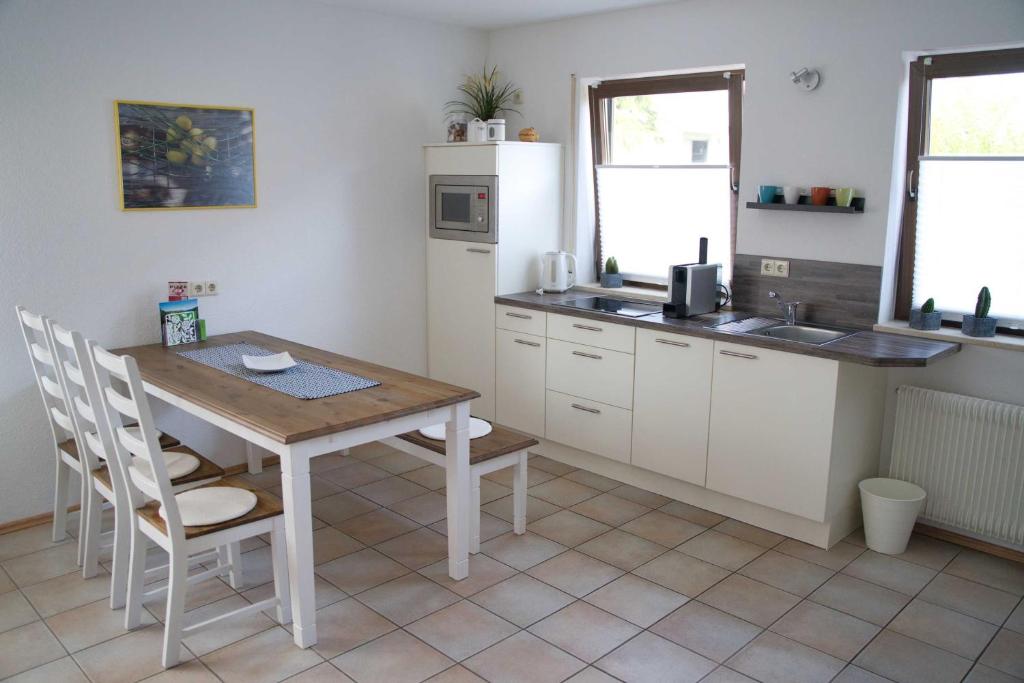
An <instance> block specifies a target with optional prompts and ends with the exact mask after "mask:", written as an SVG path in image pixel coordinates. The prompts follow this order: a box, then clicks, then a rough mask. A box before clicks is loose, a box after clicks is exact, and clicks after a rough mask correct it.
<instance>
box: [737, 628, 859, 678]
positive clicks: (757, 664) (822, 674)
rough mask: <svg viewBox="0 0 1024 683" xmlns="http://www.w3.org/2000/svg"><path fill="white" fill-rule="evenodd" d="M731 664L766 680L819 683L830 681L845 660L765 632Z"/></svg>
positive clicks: (745, 672)
mask: <svg viewBox="0 0 1024 683" xmlns="http://www.w3.org/2000/svg"><path fill="white" fill-rule="evenodd" d="M728 665H729V668H731V669H736V670H737V671H739V672H741V673H744V674H747V675H748V676H751V677H753V678H755V679H757V680H759V681H763V682H764V683H817V681H828V680H831V679H832V677H833V676H835V675H836V674H838V673H839V672H840V671H841V670H842V669H843V667H844V666H846V662H844V661H842V660H839V659H836V658H835V657H832V656H829V655H827V654H825V653H824V652H818V651H817V650H814V649H812V648H809V647H807V646H806V645H801V644H800V643H798V642H796V641H794V640H790V639H788V638H783V637H782V636H780V635H777V634H775V633H772V632H770V631H765V632H764V633H763V634H761V635H760V636H758V637H757V638H755V639H754V641H753V642H751V643H750V644H749V645H747V646H746V647H744V648H743V649H742V650H740V651H739V652H738V653H737V654H735V655H733V657H732V659H730V660H729V661H728Z"/></svg>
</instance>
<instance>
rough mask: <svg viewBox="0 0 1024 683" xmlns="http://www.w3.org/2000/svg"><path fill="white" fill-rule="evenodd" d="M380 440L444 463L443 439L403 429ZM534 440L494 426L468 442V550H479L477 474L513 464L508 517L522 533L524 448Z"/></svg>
mask: <svg viewBox="0 0 1024 683" xmlns="http://www.w3.org/2000/svg"><path fill="white" fill-rule="evenodd" d="M384 443H386V444H387V445H389V446H391V447H392V448H396V449H398V450H400V451H402V452H403V453H408V454H409V455H414V456H416V457H418V458H422V459H423V460H426V461H427V462H429V463H431V464H433V465H437V466H438V467H444V466H445V442H444V441H438V440H435V439H429V438H427V437H425V436H423V435H422V434H420V433H419V431H415V432H407V433H405V434H400V435H398V436H397V437H392V438H390V439H385V440H384ZM537 443H538V442H537V440H536V439H534V438H532V437H529V436H523V435H522V434H517V433H515V432H513V431H511V430H508V429H503V428H502V427H498V426H494V427H493V429H492V430H491V433H490V434H488V435H486V436H482V437H480V438H478V439H472V440H470V442H469V476H470V484H471V486H472V498H471V499H470V501H471V502H470V520H469V527H470V528H469V552H471V553H473V554H476V553H479V552H480V477H481V476H483V475H485V474H489V473H491V472H496V471H497V470H502V469H505V468H506V467H515V468H516V469H515V474H514V476H513V478H512V482H513V484H512V510H513V512H512V518H513V524H512V526H513V530H514V531H515V533H516V534H524V533H526V459H527V457H528V455H527V449H529V448H530V447H531V446H536V445H537Z"/></svg>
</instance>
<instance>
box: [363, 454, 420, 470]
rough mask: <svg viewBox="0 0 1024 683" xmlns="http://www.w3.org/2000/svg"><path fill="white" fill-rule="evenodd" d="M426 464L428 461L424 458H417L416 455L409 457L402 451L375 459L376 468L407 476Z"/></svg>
mask: <svg viewBox="0 0 1024 683" xmlns="http://www.w3.org/2000/svg"><path fill="white" fill-rule="evenodd" d="M426 463H427V461H426V460H424V459H423V458H417V457H416V456H415V455H409V454H408V453H402V452H401V451H395V452H394V453H388V454H387V455H382V456H380V457H379V458H374V459H373V466H374V467H379V468H381V469H382V470H384V471H385V472H389V473H391V474H405V473H406V472H411V471H412V470H418V469H419V468H421V467H423V465H424V464H426Z"/></svg>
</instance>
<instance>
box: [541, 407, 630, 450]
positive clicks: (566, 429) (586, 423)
mask: <svg viewBox="0 0 1024 683" xmlns="http://www.w3.org/2000/svg"><path fill="white" fill-rule="evenodd" d="M632 423H633V414H632V412H630V411H628V410H623V409H622V408H616V407H614V406H610V405H606V404H604V403H598V402H597V401H588V400H587V399H583V398H577V397H576V396H567V395H565V394H562V393H559V392H557V391H548V397H547V438H549V439H551V440H552V441H557V442H558V443H563V444H565V445H566V446H572V447H573V448H579V449H580V450H584V451H590V452H591V453H597V454H598V455H603V456H604V457H606V458H612V459H613V460H620V461H622V462H626V463H628V462H629V451H630V438H629V436H630V432H631V430H632Z"/></svg>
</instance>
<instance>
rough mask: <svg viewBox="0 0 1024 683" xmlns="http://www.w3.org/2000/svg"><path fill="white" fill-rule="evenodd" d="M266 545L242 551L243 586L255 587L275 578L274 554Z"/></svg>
mask: <svg viewBox="0 0 1024 683" xmlns="http://www.w3.org/2000/svg"><path fill="white" fill-rule="evenodd" d="M271 550H272V549H271V547H270V546H269V545H265V546H263V547H261V548H256V550H250V551H249V552H247V553H242V555H241V558H242V587H243V588H253V587H255V586H260V585H263V584H264V583H267V582H268V581H273V580H274V556H273V554H272V552H271Z"/></svg>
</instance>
